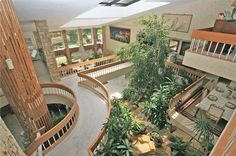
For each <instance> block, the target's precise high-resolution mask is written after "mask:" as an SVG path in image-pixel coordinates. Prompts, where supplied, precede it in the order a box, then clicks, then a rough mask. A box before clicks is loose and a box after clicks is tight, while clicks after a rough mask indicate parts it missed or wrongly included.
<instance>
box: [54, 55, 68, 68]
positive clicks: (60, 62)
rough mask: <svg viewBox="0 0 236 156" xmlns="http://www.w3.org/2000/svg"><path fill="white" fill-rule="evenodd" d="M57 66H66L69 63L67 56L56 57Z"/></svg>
mask: <svg viewBox="0 0 236 156" xmlns="http://www.w3.org/2000/svg"><path fill="white" fill-rule="evenodd" d="M56 63H57V67H61V66H65V65H66V64H67V58H66V57H65V56H57V57H56Z"/></svg>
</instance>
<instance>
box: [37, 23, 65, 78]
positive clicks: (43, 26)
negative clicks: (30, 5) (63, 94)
mask: <svg viewBox="0 0 236 156" xmlns="http://www.w3.org/2000/svg"><path fill="white" fill-rule="evenodd" d="M35 26H36V29H37V32H38V34H39V37H40V40H41V43H42V48H43V51H44V55H45V57H46V62H47V66H48V71H49V74H50V76H51V79H52V80H53V81H54V82H56V81H59V80H60V77H59V73H58V72H57V65H56V56H55V52H54V51H53V49H52V42H51V39H50V34H49V32H48V26H47V21H46V20H38V21H35Z"/></svg>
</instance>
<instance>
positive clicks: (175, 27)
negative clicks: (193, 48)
mask: <svg viewBox="0 0 236 156" xmlns="http://www.w3.org/2000/svg"><path fill="white" fill-rule="evenodd" d="M162 16H163V18H164V20H165V21H166V23H167V25H169V26H170V30H171V31H178V32H184V33H188V32H189V28H190V24H191V21H192V15H189V14H163V15H162Z"/></svg>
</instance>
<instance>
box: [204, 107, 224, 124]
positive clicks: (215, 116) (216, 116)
mask: <svg viewBox="0 0 236 156" xmlns="http://www.w3.org/2000/svg"><path fill="white" fill-rule="evenodd" d="M224 111H225V110H224V109H223V108H221V107H218V106H216V105H215V104H211V105H210V107H209V109H208V110H207V112H206V115H207V116H208V117H209V118H210V119H211V120H213V121H215V122H216V124H217V123H218V122H219V120H220V119H221V117H222V116H223V113H224Z"/></svg>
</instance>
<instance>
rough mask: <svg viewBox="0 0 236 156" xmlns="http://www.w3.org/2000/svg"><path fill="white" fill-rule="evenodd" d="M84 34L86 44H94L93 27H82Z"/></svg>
mask: <svg viewBox="0 0 236 156" xmlns="http://www.w3.org/2000/svg"><path fill="white" fill-rule="evenodd" d="M82 35H83V43H84V45H86V44H92V43H93V42H92V31H91V29H82Z"/></svg>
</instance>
